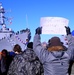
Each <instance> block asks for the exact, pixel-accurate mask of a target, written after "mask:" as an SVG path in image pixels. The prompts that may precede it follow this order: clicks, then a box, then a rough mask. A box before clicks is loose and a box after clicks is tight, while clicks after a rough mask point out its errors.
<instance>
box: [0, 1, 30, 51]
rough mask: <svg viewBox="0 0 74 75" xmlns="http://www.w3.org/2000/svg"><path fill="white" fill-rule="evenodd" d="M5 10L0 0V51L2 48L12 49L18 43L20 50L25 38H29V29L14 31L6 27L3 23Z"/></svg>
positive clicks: (23, 45) (23, 47)
mask: <svg viewBox="0 0 74 75" xmlns="http://www.w3.org/2000/svg"><path fill="white" fill-rule="evenodd" d="M4 14H5V10H4V8H3V6H2V3H1V2H0V26H1V28H0V51H1V50H2V49H7V50H13V47H14V45H15V44H19V45H20V46H21V47H22V50H24V49H25V45H26V39H28V40H30V38H31V33H30V29H28V28H26V29H21V30H20V31H17V32H14V31H13V30H12V29H11V28H7V27H6V24H5V19H6V17H5V16H4Z"/></svg>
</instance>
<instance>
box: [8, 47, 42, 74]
mask: <svg viewBox="0 0 74 75" xmlns="http://www.w3.org/2000/svg"><path fill="white" fill-rule="evenodd" d="M7 75H43V67H42V64H41V63H40V61H39V59H38V57H37V56H36V54H35V53H34V51H33V50H32V49H30V48H27V49H26V50H25V51H24V52H23V53H22V54H19V55H16V56H15V57H14V60H13V61H12V63H11V65H10V67H9V71H8V74H7Z"/></svg>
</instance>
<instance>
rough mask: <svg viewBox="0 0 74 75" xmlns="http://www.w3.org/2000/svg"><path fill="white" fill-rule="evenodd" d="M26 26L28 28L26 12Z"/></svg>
mask: <svg viewBox="0 0 74 75" xmlns="http://www.w3.org/2000/svg"><path fill="white" fill-rule="evenodd" d="M26 26H27V28H29V25H28V16H27V14H26Z"/></svg>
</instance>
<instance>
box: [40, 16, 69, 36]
mask: <svg viewBox="0 0 74 75" xmlns="http://www.w3.org/2000/svg"><path fill="white" fill-rule="evenodd" d="M68 23H69V20H68V19H66V18H62V17H42V18H41V19H40V26H41V27H42V34H61V35H66V29H65V26H68Z"/></svg>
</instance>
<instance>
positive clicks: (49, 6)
mask: <svg viewBox="0 0 74 75" xmlns="http://www.w3.org/2000/svg"><path fill="white" fill-rule="evenodd" d="M0 2H2V5H3V7H4V8H5V11H6V13H5V16H6V17H8V18H12V24H11V25H9V23H7V27H8V28H11V29H12V30H14V31H15V32H16V31H19V30H21V29H25V28H29V29H30V31H31V41H33V37H34V35H35V29H36V28H37V27H39V26H40V18H41V17H63V18H66V19H68V20H69V24H68V25H69V27H70V28H71V31H72V30H74V0H0ZM52 36H54V35H50V34H49V35H41V41H42V42H43V41H48V39H50V38H51V37H52Z"/></svg>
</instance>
